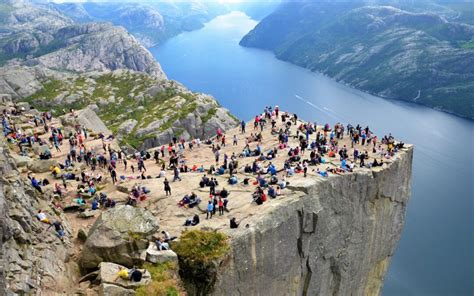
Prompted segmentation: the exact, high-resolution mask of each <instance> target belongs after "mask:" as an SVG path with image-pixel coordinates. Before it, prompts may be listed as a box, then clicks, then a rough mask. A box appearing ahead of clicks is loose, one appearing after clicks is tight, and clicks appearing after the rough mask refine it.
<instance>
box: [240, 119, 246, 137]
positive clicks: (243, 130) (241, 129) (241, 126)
mask: <svg viewBox="0 0 474 296" xmlns="http://www.w3.org/2000/svg"><path fill="white" fill-rule="evenodd" d="M240 132H241V133H242V134H245V121H243V120H242V122H240Z"/></svg>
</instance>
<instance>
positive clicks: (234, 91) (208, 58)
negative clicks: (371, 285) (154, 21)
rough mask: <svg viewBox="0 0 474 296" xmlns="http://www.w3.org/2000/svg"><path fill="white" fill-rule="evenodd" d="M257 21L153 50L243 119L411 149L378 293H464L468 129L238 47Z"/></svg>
mask: <svg viewBox="0 0 474 296" xmlns="http://www.w3.org/2000/svg"><path fill="white" fill-rule="evenodd" d="M255 25H256V21H254V20H251V19H250V18H249V17H247V16H246V15H245V14H243V13H240V12H233V13H231V14H228V15H224V16H219V17H217V18H215V19H214V20H212V21H211V22H209V23H207V24H206V26H205V27H204V28H203V29H201V30H198V31H194V32H189V33H184V34H181V35H179V36H177V37H175V38H173V39H171V40H169V41H168V42H167V43H165V44H164V45H162V46H161V47H158V48H154V49H152V50H151V51H152V53H153V54H154V56H155V57H156V58H157V60H158V61H159V62H160V63H161V65H162V67H163V69H164V70H165V72H166V73H167V75H168V77H169V78H171V79H175V80H177V81H180V82H182V83H183V84H184V85H186V86H187V87H189V88H190V89H192V90H194V91H199V92H203V93H208V94H211V95H213V96H215V97H216V98H217V99H218V101H219V102H220V103H221V105H223V106H224V107H226V108H228V109H229V110H230V111H231V112H232V113H233V114H235V115H236V116H238V117H240V118H242V119H245V120H249V119H251V118H252V117H253V116H254V115H255V114H257V113H258V112H260V111H261V110H262V109H263V108H264V107H265V106H267V105H275V104H277V105H280V106H281V108H282V109H283V110H289V111H292V112H294V113H297V114H298V115H299V116H300V117H301V118H304V119H306V120H311V121H316V122H317V123H318V124H322V123H326V122H329V123H331V124H334V123H336V122H338V121H340V122H343V123H348V122H351V123H352V124H356V123H360V124H362V125H363V126H365V125H369V126H370V128H371V129H373V130H375V132H376V133H377V134H378V135H379V136H382V135H385V134H388V133H390V132H391V133H392V134H393V135H395V136H396V137H397V138H398V139H401V140H402V141H405V142H406V143H413V144H414V145H415V154H414V161H413V179H412V197H411V200H410V202H409V204H408V210H407V213H406V224H405V228H404V230H403V233H402V237H401V240H400V243H399V245H398V247H397V250H396V253H395V256H394V257H393V258H392V262H391V266H390V269H389V272H388V274H387V277H386V280H385V286H384V289H383V295H472V293H473V291H472V283H473V282H474V281H473V267H472V264H473V235H474V232H473V224H474V221H473V216H472V213H473V212H474V206H473V202H472V200H473V191H474V188H473V186H474V185H473V183H472V181H473V165H474V162H473V156H472V153H474V150H473V145H474V143H473V142H474V138H473V127H474V123H473V122H472V121H469V120H465V119H461V118H457V117H455V116H451V115H449V114H446V113H442V112H438V111H435V110H431V109H428V108H425V107H420V106H417V105H413V104H407V103H401V102H393V101H388V100H384V99H381V98H377V97H374V96H371V95H368V94H365V93H362V92H360V91H357V90H354V89H351V88H348V87H346V86H344V85H341V84H339V83H336V82H334V81H333V80H331V79H329V78H327V77H324V76H323V75H318V74H315V73H311V72H309V71H307V70H305V69H302V68H299V67H296V66H294V65H291V64H289V63H285V62H282V61H279V60H277V59H276V58H274V56H273V54H272V53H270V52H266V51H262V50H257V49H249V48H244V47H241V46H239V45H238V43H239V41H240V39H241V38H242V37H243V36H244V35H245V34H246V33H247V32H248V31H250V30H251V29H252V28H253V27H254V26H255Z"/></svg>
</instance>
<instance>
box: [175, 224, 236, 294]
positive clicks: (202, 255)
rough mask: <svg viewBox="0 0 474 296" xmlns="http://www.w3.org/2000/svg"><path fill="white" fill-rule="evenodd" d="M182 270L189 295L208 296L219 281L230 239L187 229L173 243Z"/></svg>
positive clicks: (211, 232)
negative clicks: (218, 275) (221, 263)
mask: <svg viewBox="0 0 474 296" xmlns="http://www.w3.org/2000/svg"><path fill="white" fill-rule="evenodd" d="M173 250H174V251H175V252H176V253H177V254H178V260H179V271H180V275H181V278H182V279H183V281H184V284H185V287H186V289H187V290H188V292H189V294H194V295H208V294H210V293H211V292H212V290H213V288H214V284H215V282H216V280H217V273H218V267H219V264H220V262H221V261H222V260H223V258H224V257H225V255H226V254H227V253H228V252H229V250H230V245H229V241H228V237H227V236H226V235H225V234H223V233H221V232H216V231H206V230H188V231H185V232H183V234H182V235H181V237H180V239H179V241H178V242H176V243H175V244H173Z"/></svg>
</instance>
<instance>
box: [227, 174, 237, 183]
mask: <svg viewBox="0 0 474 296" xmlns="http://www.w3.org/2000/svg"><path fill="white" fill-rule="evenodd" d="M227 183H229V184H230V185H235V184H237V183H238V181H237V176H236V175H232V176H231V177H230V178H229V180H228V181H227Z"/></svg>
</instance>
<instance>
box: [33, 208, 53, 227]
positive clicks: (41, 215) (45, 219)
mask: <svg viewBox="0 0 474 296" xmlns="http://www.w3.org/2000/svg"><path fill="white" fill-rule="evenodd" d="M36 218H37V219H38V220H39V221H40V222H43V223H46V224H51V221H49V219H48V217H46V214H45V213H43V211H42V210H39V211H38V213H37V214H36Z"/></svg>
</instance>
